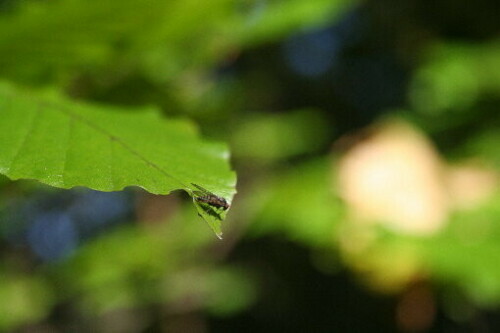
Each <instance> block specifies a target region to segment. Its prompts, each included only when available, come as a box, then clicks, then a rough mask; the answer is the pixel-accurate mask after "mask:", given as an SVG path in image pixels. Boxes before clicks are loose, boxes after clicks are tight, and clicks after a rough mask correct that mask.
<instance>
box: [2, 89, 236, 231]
mask: <svg viewBox="0 0 500 333" xmlns="http://www.w3.org/2000/svg"><path fill="white" fill-rule="evenodd" d="M0 116H1V119H2V121H1V122H0V173H2V174H4V175H6V176H8V177H9V178H10V179H14V180H15V179H21V178H25V179H35V180H38V181H40V182H42V183H45V184H48V185H51V186H55V187H59V188H72V187H75V186H85V187H89V188H92V189H95V190H100V191H118V190H121V189H123V188H125V187H127V186H139V187H142V188H143V189H145V190H146V191H148V192H151V193H155V194H167V193H169V192H171V191H173V190H177V189H182V190H185V191H186V192H188V193H189V195H191V196H194V193H193V191H194V190H196V188H195V187H194V186H193V185H192V183H195V184H199V185H202V186H203V187H205V188H207V189H210V191H213V193H217V194H216V196H220V197H221V198H224V200H226V201H227V202H231V199H232V196H233V195H234V193H235V188H234V186H235V182H236V177H235V174H234V172H232V171H231V170H230V167H229V163H228V157H229V153H228V151H227V148H226V147H225V146H224V145H221V144H217V143H210V142H205V141H203V140H201V139H200V138H199V137H198V136H197V133H196V131H195V130H194V128H193V126H192V125H191V124H190V123H188V122H186V121H181V120H172V119H169V120H167V119H162V118H161V116H160V114H159V112H158V111H157V110H155V109H145V110H126V109H123V108H113V107H104V106H97V105H91V104H83V103H77V102H74V101H71V100H68V99H66V98H64V97H61V96H58V95H55V94H53V93H52V94H47V93H45V94H33V93H28V92H24V91H20V90H19V89H16V88H14V87H12V86H9V85H6V84H0ZM196 206H197V208H198V205H196ZM200 215H201V216H202V217H203V218H204V219H205V220H207V222H208V223H209V225H210V227H211V228H212V230H213V231H214V232H215V233H216V234H217V236H219V237H220V235H221V230H220V222H221V221H222V217H223V216H222V215H220V218H219V219H217V220H216V221H214V218H213V216H210V215H209V214H207V213H206V211H202V212H200Z"/></svg>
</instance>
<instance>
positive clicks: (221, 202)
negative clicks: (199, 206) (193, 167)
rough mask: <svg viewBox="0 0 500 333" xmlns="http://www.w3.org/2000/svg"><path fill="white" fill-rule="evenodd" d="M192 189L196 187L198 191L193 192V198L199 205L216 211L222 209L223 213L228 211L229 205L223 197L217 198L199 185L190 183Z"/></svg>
mask: <svg viewBox="0 0 500 333" xmlns="http://www.w3.org/2000/svg"><path fill="white" fill-rule="evenodd" d="M191 185H193V186H194V187H196V188H197V189H198V190H199V191H193V194H194V195H195V196H194V197H193V198H194V200H196V201H197V202H199V203H205V204H207V205H210V206H212V207H214V208H217V209H219V208H220V209H222V210H224V211H226V210H228V209H229V207H230V205H229V204H228V203H227V201H226V199H224V198H223V197H219V196H218V195H215V194H213V193H212V192H210V191H209V190H207V189H204V188H203V187H201V186H200V185H196V184H194V183H191Z"/></svg>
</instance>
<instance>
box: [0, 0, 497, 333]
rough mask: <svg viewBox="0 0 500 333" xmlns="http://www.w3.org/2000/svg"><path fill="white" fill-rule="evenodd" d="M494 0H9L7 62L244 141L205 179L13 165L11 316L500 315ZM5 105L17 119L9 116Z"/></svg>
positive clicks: (6, 229) (449, 328) (72, 320)
mask: <svg viewBox="0 0 500 333" xmlns="http://www.w3.org/2000/svg"><path fill="white" fill-rule="evenodd" d="M499 32H500V19H499V16H498V3H497V2H496V1H494V0H477V1H474V2H470V1H466V0H454V1H452V0H434V1H430V0H420V1H418V0H407V1H399V0H376V1H369V0H366V1H350V0H212V1H197V0H184V1H165V0H141V1H139V0H126V1H118V0H108V1H97V0H66V1H61V0H57V1H48V0H2V1H0V77H1V79H2V80H6V81H10V82H13V83H15V84H17V85H20V86H26V87H33V88H47V87H51V88H56V89H58V90H60V91H63V92H64V93H65V94H67V95H68V96H71V97H73V98H75V99H79V100H85V101H86V102H90V103H91V102H99V103H106V104H113V105H119V106H120V105H123V106H137V105H158V106H160V107H161V108H162V110H163V112H164V114H165V117H182V118H188V119H191V120H192V121H193V122H194V123H196V124H197V125H198V126H199V128H200V131H201V132H202V133H203V135H204V136H205V137H207V138H210V139H213V140H219V141H225V142H228V143H229V145H230V149H231V154H232V165H233V167H234V169H235V170H236V172H237V174H238V186H237V189H238V194H237V195H236V197H235V198H234V200H233V205H232V208H231V210H230V212H229V214H228V218H227V220H226V221H225V222H224V223H223V230H224V235H225V237H224V240H223V241H219V240H218V239H217V238H216V237H215V236H214V235H213V233H212V232H211V231H210V230H209V229H208V228H207V227H206V225H205V224H204V222H203V221H202V220H201V219H200V218H199V217H198V216H197V214H196V211H195V209H194V207H193V206H192V203H191V202H190V200H189V197H188V196H187V195H184V194H183V193H174V194H172V195H169V196H154V195H150V194H148V193H145V192H144V191H141V190H139V189H136V188H130V189H127V190H126V191H123V192H115V193H102V192H96V191H92V190H88V189H83V188H77V189H74V190H59V189H54V188H49V187H47V186H43V185H40V184H38V183H36V182H32V181H17V182H11V181H9V180H8V179H5V178H2V179H0V331H8V332H195V333H197V332H370V331H377V332H393V331H401V332H496V331H499V330H500V307H499V305H500V265H499V264H498V260H499V258H500V191H499V186H498V185H499V179H500V178H499V171H500V117H499V116H498V111H499V108H500V41H499V37H500V36H499ZM0 121H1V120H0Z"/></svg>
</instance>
